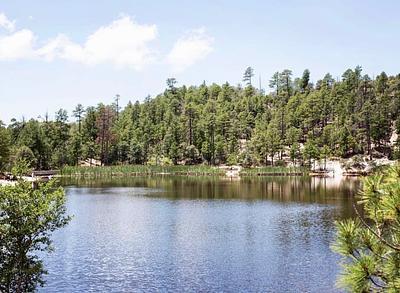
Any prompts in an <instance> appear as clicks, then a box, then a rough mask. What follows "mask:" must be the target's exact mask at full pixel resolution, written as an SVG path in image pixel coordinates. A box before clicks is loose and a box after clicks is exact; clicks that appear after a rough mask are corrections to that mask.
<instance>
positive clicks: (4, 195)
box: [0, 181, 70, 292]
mask: <svg viewBox="0 0 400 293" xmlns="http://www.w3.org/2000/svg"><path fill="white" fill-rule="evenodd" d="M65 200H66V198H65V195H64V191H63V189H62V188H57V187H56V186H55V183H54V182H49V183H47V184H39V185H38V188H37V189H33V188H32V186H31V183H30V182H23V181H20V182H18V183H17V184H16V185H15V186H4V187H0V292H32V291H35V288H36V287H37V285H43V284H44V280H43V278H42V276H43V274H45V270H44V268H43V262H42V260H41V259H40V258H39V257H38V256H37V252H39V251H44V252H50V251H51V249H52V247H51V243H52V241H51V238H50V236H51V233H52V232H53V231H55V230H56V229H58V228H61V227H63V226H65V225H66V224H67V223H68V222H69V220H70V218H69V217H67V216H66V215H65V214H66V208H65Z"/></svg>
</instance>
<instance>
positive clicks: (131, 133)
mask: <svg viewBox="0 0 400 293" xmlns="http://www.w3.org/2000/svg"><path fill="white" fill-rule="evenodd" d="M252 78H253V70H252V68H248V69H247V70H246V71H245V74H244V76H243V84H244V85H242V86H240V85H239V86H233V85H230V84H228V83H225V84H222V85H217V84H211V85H206V84H205V83H203V84H201V85H200V86H190V87H186V86H179V83H178V82H177V81H176V80H175V79H173V78H171V79H168V80H167V87H166V89H165V91H164V92H163V93H162V94H159V95H158V96H156V97H154V98H150V97H148V98H146V99H145V100H144V101H143V102H129V103H128V104H127V106H126V107H125V108H124V109H120V107H119V106H118V102H119V101H120V97H119V96H117V98H116V100H115V101H114V102H115V103H113V104H111V105H104V104H99V105H97V106H90V107H87V108H84V107H83V106H82V105H78V106H77V107H76V109H75V111H74V112H73V113H70V116H68V113H67V112H66V111H65V110H62V109H61V110H59V111H58V112H57V113H56V118H55V120H54V121H49V120H48V119H47V118H46V116H45V117H44V118H42V119H37V120H33V119H32V120H29V121H17V120H13V121H12V122H11V124H9V125H8V127H7V128H5V127H2V129H1V130H0V136H1V139H0V164H1V165H2V166H3V167H6V166H9V165H10V164H11V163H15V162H19V161H24V162H27V163H28V164H29V165H30V166H31V167H34V168H37V169H46V168H56V167H60V166H62V165H65V164H68V165H75V164H78V162H79V161H80V160H83V159H87V158H97V159H100V160H101V161H102V162H103V163H104V164H106V165H111V164H200V163H207V164H242V165H246V166H250V165H270V164H273V165H275V164H283V160H284V161H286V162H287V161H292V162H295V163H296V164H302V165H304V164H307V163H309V162H310V159H313V158H316V159H319V158H326V157H329V156H340V157H349V156H352V155H355V154H365V155H370V156H382V155H385V156H388V157H390V158H397V157H398V156H399V152H398V142H397V141H396V140H397V139H396V137H397V135H396V134H397V132H399V131H400V119H399V110H400V75H397V76H387V75H386V74H385V73H384V72H382V73H381V74H380V75H378V76H376V77H375V78H371V77H369V76H368V75H363V74H362V70H361V67H356V68H355V69H354V70H351V69H349V70H347V71H346V72H344V73H343V75H342V78H341V80H334V79H333V78H332V76H331V75H330V74H326V75H325V76H324V77H323V78H322V79H321V80H318V81H317V82H316V83H315V84H312V83H310V72H309V71H308V70H305V71H304V73H303V75H302V77H300V78H294V77H293V76H292V72H291V71H290V70H284V71H282V72H276V73H275V74H274V75H273V77H272V78H271V80H270V82H269V88H270V90H268V91H266V92H268V94H266V93H265V92H264V90H260V89H258V88H256V87H254V86H253V84H254V82H253V83H252V81H253V80H252ZM122 99H125V98H124V97H123V98H122ZM126 100H128V99H126ZM71 121H73V122H71ZM391 140H392V141H391Z"/></svg>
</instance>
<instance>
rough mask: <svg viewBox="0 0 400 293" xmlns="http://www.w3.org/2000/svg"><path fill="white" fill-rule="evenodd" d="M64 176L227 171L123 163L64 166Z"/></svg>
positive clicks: (181, 173) (219, 173)
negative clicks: (120, 164)
mask: <svg viewBox="0 0 400 293" xmlns="http://www.w3.org/2000/svg"><path fill="white" fill-rule="evenodd" d="M60 174H61V175H62V176H85V177H110V176H140V175H160V174H168V175H186V176H223V175H225V172H224V171H223V170H220V169H218V168H216V167H211V166H204V165H196V166H147V165H122V166H102V167H64V168H63V169H62V170H61V173H60Z"/></svg>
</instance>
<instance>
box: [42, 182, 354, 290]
mask: <svg viewBox="0 0 400 293" xmlns="http://www.w3.org/2000/svg"><path fill="white" fill-rule="evenodd" d="M64 185H65V186H66V193H67V197H68V203H67V206H68V212H69V214H72V215H74V218H73V220H72V222H71V223H70V224H69V226H68V227H66V228H64V229H62V230H60V231H57V232H56V233H55V234H54V237H53V238H54V241H55V243H54V246H55V252H54V253H52V254H50V255H48V256H46V258H45V265H46V268H47V270H48V272H49V274H48V275H47V277H46V279H47V285H46V286H45V287H44V288H42V289H40V290H39V291H42V292H144V291H145V292H335V291H337V289H336V288H335V280H336V277H337V274H338V272H339V266H338V264H337V262H338V256H337V255H336V254H334V253H333V252H331V250H330V248H329V246H330V244H331V243H332V240H333V239H334V233H335V231H334V221H335V220H337V219H342V218H346V217H352V216H354V215H353V211H352V207H351V197H352V195H353V194H354V193H355V192H356V191H357V189H358V187H359V183H358V182H357V181H354V180H344V181H337V180H335V179H319V178H300V177H296V178H295V177H273V178H244V179H241V180H238V181H232V180H228V179H227V180H223V179H216V178H202V177H191V178H188V177H151V178H140V177H139V178H117V179H112V180H102V181H95V180H90V181H82V180H75V181H69V182H64Z"/></svg>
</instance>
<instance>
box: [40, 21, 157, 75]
mask: <svg viewBox="0 0 400 293" xmlns="http://www.w3.org/2000/svg"><path fill="white" fill-rule="evenodd" d="M156 37H157V27H156V26H155V25H140V24H138V23H136V22H134V21H133V20H132V19H131V18H130V17H128V16H125V17H122V18H120V19H118V20H115V21H113V22H112V23H111V24H110V25H108V26H103V27H100V28H99V29H98V30H96V31H95V32H94V33H93V34H91V35H90V36H89V37H88V38H87V40H86V42H85V43H84V44H83V45H79V44H76V43H74V42H72V41H71V40H69V39H68V37H67V36H65V35H59V36H58V37H56V38H55V39H53V40H50V41H49V42H48V43H47V44H46V45H45V46H43V47H42V48H40V49H39V50H38V55H39V56H41V57H44V58H45V59H46V60H53V59H55V58H61V59H66V60H70V61H76V62H81V63H84V64H88V65H95V64H100V63H111V64H114V65H115V66H117V67H124V66H128V67H133V68H135V69H141V68H142V67H143V66H144V65H146V64H148V63H151V62H152V61H154V58H155V54H154V52H153V51H152V50H151V49H150V47H149V44H148V43H149V42H150V41H152V40H154V39H155V38H156Z"/></svg>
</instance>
